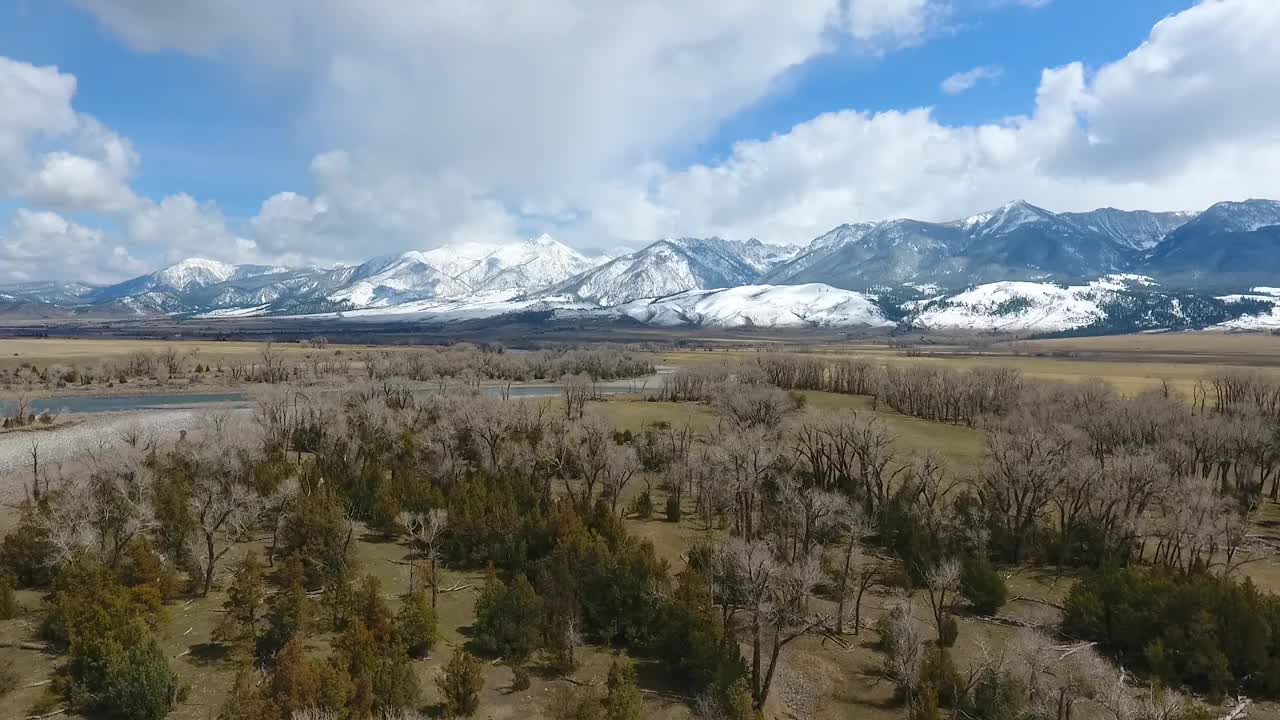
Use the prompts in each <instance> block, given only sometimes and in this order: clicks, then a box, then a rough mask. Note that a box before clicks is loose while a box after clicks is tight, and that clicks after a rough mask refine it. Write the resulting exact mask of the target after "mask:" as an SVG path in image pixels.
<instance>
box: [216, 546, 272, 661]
mask: <svg viewBox="0 0 1280 720" xmlns="http://www.w3.org/2000/svg"><path fill="white" fill-rule="evenodd" d="M262 573H263V565H262V561H261V560H260V559H258V553H256V552H254V551H253V550H249V551H248V552H246V553H245V554H244V557H243V558H242V559H241V560H240V562H239V563H237V564H236V566H235V568H234V569H233V579H232V581H231V587H229V588H228V589H227V599H226V601H225V602H224V603H223V604H222V607H223V608H224V609H225V610H226V611H227V612H226V614H225V615H223V617H222V622H221V624H219V626H218V628H217V629H216V630H215V631H214V638H216V639H219V640H227V641H230V642H235V643H244V642H247V643H248V645H249V647H253V646H254V643H255V641H256V640H257V637H258V629H259V627H258V626H259V625H260V624H261V623H262V615H263V610H262V605H263V601H264V599H265V597H266V588H265V586H264V584H263V577H262Z"/></svg>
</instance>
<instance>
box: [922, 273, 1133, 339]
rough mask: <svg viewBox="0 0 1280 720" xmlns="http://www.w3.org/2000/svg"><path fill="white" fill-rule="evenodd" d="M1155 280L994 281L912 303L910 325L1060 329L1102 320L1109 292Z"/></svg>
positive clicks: (1001, 329) (1126, 277)
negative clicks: (1065, 283)
mask: <svg viewBox="0 0 1280 720" xmlns="http://www.w3.org/2000/svg"><path fill="white" fill-rule="evenodd" d="M1150 284H1153V283H1152V281H1151V279H1150V278H1146V277H1144V276H1141V275H1110V276H1107V277H1104V278H1100V279H1098V280H1095V281H1093V282H1091V283H1089V284H1087V285H1074V286H1067V287H1062V286H1058V285H1052V284H1049V283H1033V282H996V283H988V284H986V285H979V286H977V287H975V288H972V289H970V290H966V291H965V292H962V293H959V294H957V295H951V296H945V297H937V298H931V299H928V300H921V301H917V302H916V303H913V304H911V309H912V310H913V311H914V314H913V316H912V324H913V325H916V326H918V327H923V328H927V329H930V330H984V331H998V332H1058V331H1062V330H1072V329H1074V328H1079V327H1084V326H1086V325H1092V324H1094V323H1096V322H1100V321H1102V320H1105V319H1106V317H1107V316H1106V312H1105V311H1104V310H1103V307H1102V306H1103V304H1104V303H1105V302H1106V301H1107V300H1108V299H1109V298H1110V297H1111V295H1112V294H1114V293H1117V292H1120V291H1123V290H1126V289H1128V288H1130V287H1133V286H1145V285H1150Z"/></svg>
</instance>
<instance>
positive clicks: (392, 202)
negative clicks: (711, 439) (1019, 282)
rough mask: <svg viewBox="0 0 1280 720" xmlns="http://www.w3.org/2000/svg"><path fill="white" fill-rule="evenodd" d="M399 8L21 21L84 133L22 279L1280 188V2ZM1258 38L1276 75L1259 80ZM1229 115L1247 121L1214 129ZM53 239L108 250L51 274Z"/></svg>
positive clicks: (141, 9) (286, 0)
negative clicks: (1158, 28) (45, 250)
mask: <svg viewBox="0 0 1280 720" xmlns="http://www.w3.org/2000/svg"><path fill="white" fill-rule="evenodd" d="M377 7H378V10H376V11H374V10H369V9H368V6H365V5H362V4H361V3H358V2H355V0H316V2H314V3H308V2H303V1H302V0H279V2H273V3H261V2H250V1H249V0H226V2H222V3H213V4H210V3H199V2H181V1H180V2H161V0H79V1H78V2H70V1H68V0H47V1H46V0H40V1H36V0H16V1H14V2H9V3H5V4H4V5H3V6H0V57H2V58H5V59H7V60H8V61H10V64H9V66H8V70H9V77H8V78H7V81H8V82H9V83H11V84H12V85H13V87H22V88H26V90H25V91H24V92H26V93H27V94H26V95H24V96H23V98H24V99H23V101H24V102H30V103H31V104H32V106H33V107H47V108H49V109H47V110H42V111H41V112H42V113H46V114H45V115H44V117H48V113H50V112H53V111H54V110H55V109H56V110H58V111H60V112H63V113H65V114H66V115H67V116H68V117H74V118H78V119H65V118H64V119H63V120H61V121H60V122H61V124H60V125H57V127H55V126H54V120H52V119H50V120H47V123H48V124H47V126H46V125H42V124H41V123H42V122H46V121H41V120H31V119H29V118H28V119H26V120H22V121H21V122H22V123H25V124H17V125H15V127H14V128H10V129H9V132H10V134H11V135H12V136H13V137H15V138H18V140H16V141H14V142H13V143H10V145H11V147H10V152H11V157H9V158H8V159H7V160H8V163H9V167H8V171H7V173H5V172H0V261H4V260H8V261H9V263H8V267H7V268H0V280H4V279H6V278H8V279H25V278H29V277H37V276H42V275H48V274H49V273H50V270H51V268H52V269H53V270H54V271H55V274H56V273H57V272H62V273H86V272H89V273H90V274H92V275H94V276H95V277H103V278H105V277H109V276H119V275H122V274H128V273H130V272H133V271H135V270H140V269H144V268H147V267H151V266H154V265H156V264H158V263H162V262H165V261H169V260H173V259H176V258H178V257H181V256H185V255H187V254H191V253H193V252H197V251H198V252H200V253H202V254H206V255H213V256H216V257H219V258H221V259H226V260H230V261H246V260H254V261H281V262H322V263H323V262H333V261H349V260H358V259H362V258H363V257H367V256H368V255H371V254H373V253H374V252H391V251H396V250H403V249H410V248H429V247H434V246H438V245H441V244H447V243H450V242H462V241H468V242H502V241H508V240H513V239H518V238H521V237H528V236H533V235H537V234H539V233H541V232H544V231H549V232H551V233H552V234H554V235H556V236H557V237H560V238H562V239H564V240H566V241H567V242H570V243H571V244H574V245H577V246H578V247H584V248H608V247H612V246H619V245H625V246H636V245H640V244H643V243H646V242H649V241H652V240H653V239H656V238H657V237H661V236H662V235H667V234H681V235H691V234H721V235H725V236H730V237H749V236H757V237H762V238H763V239H766V240H770V241H775V242H790V243H799V242H805V241H807V240H808V239H811V238H812V237H814V236H816V235H818V234H820V233H821V232H823V231H824V230H825V229H829V227H831V226H832V225H834V224H837V223H839V222H848V221H856V220H874V219H883V218H886V217H897V216H912V217H921V218H922V219H946V218H950V217H957V216H963V215H966V214H970V213H973V212H977V211H980V210H982V209H984V208H985V207H987V206H989V205H993V204H999V203H1000V202H1004V201H1006V200H1009V199H1012V197H1011V196H1012V195H1014V194H1017V195H1028V196H1029V197H1027V199H1028V200H1031V201H1032V202H1037V203H1039V204H1042V205H1045V206H1046V207H1049V208H1050V209H1054V210H1068V209H1070V210H1076V209H1085V208H1087V207H1090V206H1096V205H1103V204H1107V205H1116V206H1120V207H1138V206H1149V207H1152V209H1172V208H1183V207H1192V208H1195V207H1202V206H1205V205H1207V204H1209V203H1210V202H1212V201H1213V200H1214V199H1215V198H1216V196H1214V195H1213V194H1211V192H1210V190H1209V189H1208V188H1206V187H1205V183H1204V182H1193V178H1197V177H1199V178H1213V179H1214V180H1215V181H1217V182H1216V183H1215V185H1214V190H1215V191H1216V192H1219V193H1221V194H1222V195H1223V197H1221V198H1216V199H1229V198H1231V197H1234V196H1236V195H1241V194H1244V195H1266V194H1275V192H1274V190H1275V188H1274V182H1275V181H1274V180H1271V179H1270V178H1271V177H1273V176H1274V173H1270V172H1269V166H1265V165H1263V166H1259V165H1260V164H1261V161H1260V160H1259V158H1260V157H1264V158H1267V159H1269V157H1270V156H1269V155H1268V154H1267V153H1265V152H1264V153H1261V154H1258V153H1247V152H1233V151H1234V150H1235V148H1234V147H1231V148H1228V147H1223V146H1222V142H1223V138H1222V137H1219V136H1215V134H1214V129H1215V128H1217V127H1221V128H1226V129H1229V130H1232V132H1233V133H1234V135H1233V136H1232V137H1234V138H1237V139H1238V138H1244V137H1245V134H1248V137H1249V138H1253V137H1255V136H1256V137H1257V138H1261V139H1262V140H1263V141H1265V142H1271V141H1272V140H1273V139H1274V134H1275V132H1274V131H1275V128H1274V127H1272V126H1271V123H1269V122H1268V123H1260V122H1259V121H1257V120H1256V119H1254V120H1251V119H1250V118H1249V117H1246V116H1245V114H1244V111H1251V112H1249V114H1251V115H1257V114H1259V113H1265V112H1266V111H1267V108H1265V107H1254V106H1256V105H1259V103H1263V102H1269V101H1264V100H1263V99H1262V98H1261V97H1260V94H1262V93H1264V92H1265V91H1266V90H1267V87H1268V85H1269V84H1268V82H1267V81H1266V78H1267V77H1268V76H1267V75H1266V73H1267V72H1269V69H1270V67H1271V66H1270V64H1269V63H1270V62H1271V60H1272V59H1273V58H1272V55H1273V54H1274V53H1273V52H1272V51H1269V50H1266V52H1269V53H1271V54H1268V55H1267V56H1265V57H1261V58H1259V57H1258V56H1257V52H1258V50H1257V48H1258V47H1261V45H1259V44H1258V43H1257V42H1255V41H1254V39H1253V38H1251V37H1250V34H1251V33H1255V32H1258V33H1260V32H1263V31H1265V30H1266V29H1268V28H1271V27H1275V23H1276V22H1277V14H1280V9H1278V8H1277V4H1276V3H1272V2H1268V0H1207V1H1206V2H1203V3H1197V2H1193V1H1191V0H1179V1H1174V0H1142V1H1141V2H1114V0H1049V1H1048V2H1044V1H1043V0H1041V1H1035V0H949V1H947V0H797V2H796V3H794V4H793V5H792V6H790V7H788V8H784V9H783V10H779V9H778V7H779V6H777V5H776V4H774V3H768V2H763V1H761V2H754V1H744V2H743V3H742V4H741V6H740V7H738V8H735V11H734V12H726V11H725V10H724V8H723V7H722V6H721V4H720V3H717V2H710V1H709V0H708V1H705V2H704V1H702V0H697V1H692V0H691V2H689V3H674V2H673V3H670V4H667V3H657V2H655V3H651V4H644V5H639V4H632V3H627V2H616V3H596V2H585V1H584V0H555V2H551V1H550V0H549V2H548V3H546V4H543V5H540V6H538V8H537V12H534V11H533V10H531V9H530V8H531V6H527V5H524V4H516V3H512V2H510V1H509V0H476V3H475V4H474V5H471V6H469V9H468V10H467V11H465V12H463V11H459V10H457V8H458V7H461V6H458V5H456V4H452V3H443V2H421V3H418V2H408V1H407V0H406V2H403V3H400V2H387V3H383V4H381V5H379V6H377ZM1166 16H1172V17H1171V19H1170V21H1169V22H1168V23H1166V25H1165V28H1166V31H1165V32H1163V33H1159V34H1153V27H1154V26H1155V24H1156V23H1157V22H1158V21H1159V20H1161V19H1162V18H1165V17H1166ZM1231 33H1235V34H1236V35H1238V36H1239V37H1238V38H1236V35H1232V34H1231ZM1196 37H1205V38H1217V42H1218V43H1219V44H1218V46H1217V47H1215V46H1213V45H1210V44H1209V43H1208V42H1206V43H1204V44H1203V45H1198V44H1196V43H1197V41H1196V39H1195V38H1196ZM1223 37H1226V38H1228V39H1230V40H1232V42H1231V43H1228V45H1227V46H1223V40H1222V38H1223ZM1259 42H1260V41H1259ZM1144 43H1147V45H1146V47H1145V49H1144V50H1143V52H1141V53H1139V54H1138V57H1136V58H1130V57H1129V56H1130V53H1133V52H1134V51H1135V49H1138V48H1140V47H1143V46H1144ZM1272 44H1274V43H1272ZM1255 46H1256V47H1255ZM1237 47H1238V48H1248V50H1249V52H1251V53H1253V54H1251V55H1248V56H1247V61H1248V64H1250V65H1254V66H1256V67H1252V68H1250V70H1249V72H1248V73H1246V75H1245V76H1243V77H1241V76H1239V74H1238V73H1236V74H1235V76H1233V74H1232V71H1233V70H1234V69H1235V68H1237V67H1240V65H1241V62H1240V58H1232V57H1231V54H1232V53H1233V52H1235V51H1236V48H1237ZM1240 52H1245V51H1244V50H1240ZM1144 58H1145V59H1144ZM1152 58H1155V59H1156V60H1159V62H1152V60H1151V59H1152ZM1170 59H1172V60H1171V61H1170ZM1166 61H1168V62H1166ZM975 68H982V70H981V71H978V72H976V73H975V74H976V75H977V76H978V77H977V79H976V80H975V81H973V82H972V83H968V84H965V83H960V84H958V85H957V86H955V87H953V88H952V89H953V90H958V91H955V92H947V91H945V90H944V88H943V81H944V80H946V79H947V78H948V77H949V76H952V75H954V74H957V73H963V72H966V71H972V70H974V69H975ZM1214 73H1220V74H1221V78H1220V79H1221V80H1222V82H1215V79H1217V78H1216V77H1215V75H1214ZM26 75H30V76H31V77H25V78H24V76H26ZM33 77H34V78H36V79H35V80H33V79H32V78H33ZM1270 77H1274V75H1271V76H1270ZM72 79H73V80H74V88H75V91H74V94H68V92H66V90H65V88H66V87H67V86H66V84H65V83H66V82H67V81H70V80H72ZM1206 80H1207V84H1206ZM4 82H6V77H5V75H4V74H3V73H0V93H3V92H4V86H3V84H2V83H4ZM1251 82H1252V83H1255V84H1256V87H1255V86H1251V85H1250V84H1249V83H1251ZM19 83H22V84H19ZM33 83H34V84H33ZM1189 83H1190V84H1191V85H1188V84H1189ZM37 85H38V86H39V87H38V91H37V90H33V89H32V88H34V87H36V86H37ZM1192 85H1194V90H1193V91H1187V88H1188V87H1191V86H1192ZM60 88H61V89H60ZM1148 89H1149V90H1150V92H1153V93H1158V92H1160V91H1161V90H1162V89H1163V90H1165V91H1166V92H1164V94H1162V95H1160V96H1158V97H1152V98H1144V97H1139V95H1141V94H1142V93H1144V92H1147V91H1148ZM1271 94H1274V93H1271ZM0 97H4V96H3V95H2V94H0ZM15 97H16V96H15ZM1233 98H1234V99H1236V100H1237V101H1238V102H1237V104H1244V105H1245V106H1246V107H1245V108H1244V109H1243V111H1242V114H1241V117H1240V118H1238V119H1227V120H1225V121H1224V120H1223V119H1222V118H1214V117H1213V116H1212V114H1210V113H1209V112H1208V111H1209V109H1210V108H1209V105H1210V104H1213V103H1220V102H1230V101H1231V100H1232V99H1233ZM40 102H49V103H53V104H52V105H48V106H40V105H39V104H38V103H40ZM1169 103H1173V105H1172V106H1170V105H1169ZM1178 103H1182V104H1185V106H1183V105H1178ZM1150 108H1160V109H1161V110H1162V112H1164V113H1166V114H1165V115H1161V116H1151V115H1149V110H1150ZM841 111H852V112H843V113H842V112H841ZM832 113H838V114H832ZM1169 113H1174V114H1173V115H1170V114H1169ZM54 115H55V116H56V115H58V113H54ZM1175 116H1176V117H1177V118H1178V120H1177V122H1168V123H1163V122H1161V121H1159V120H1158V119H1157V120H1156V122H1161V127H1160V128H1159V130H1158V131H1157V132H1148V130H1149V129H1150V126H1151V123H1152V122H1153V117H1175ZM18 117H19V118H22V117H25V116H23V115H22V114H21V113H19V114H18ZM1144 123H1145V124H1146V125H1145V127H1144V125H1143V124H1144ZM5 132H6V128H5V126H4V124H3V121H0V147H3V140H4V138H5V135H4V133H5ZM104 138H105V139H104ZM899 143H901V144H900V145H899ZM1148 146H1150V147H1148ZM121 147H123V148H126V149H127V150H125V151H119V148H121ZM1267 147H1269V146H1267ZM113 148H115V149H116V150H115V154H114V155H113V154H111V153H112V152H113ZM0 152H2V150H0ZM51 154H53V155H56V157H54V156H53V155H51ZM1175 154H1177V156H1178V157H1179V158H1180V159H1178V160H1176V161H1171V160H1169V158H1171V157H1174V155H1175ZM1251 155H1252V157H1250V156H1251ZM71 156H74V157H71ZM1182 156H1186V157H1185V158H1184V157H1182ZM1224 157H1227V158H1229V159H1230V162H1228V161H1224V160H1223V158H1224ZM112 158H114V159H112ZM121 158H123V159H121ZM1215 158H1216V159H1215ZM5 160H6V158H4V157H0V164H3V162H5ZM59 163H61V164H59ZM1233 163H1234V164H1233ZM55 166H56V167H55ZM846 168H847V170H846ZM0 169H3V168H0ZM4 228H8V229H7V230H5V229H4ZM50 233H53V235H54V236H55V237H50ZM59 233H61V235H59ZM68 237H70V238H73V239H72V240H67V239H66V238H68ZM59 243H62V245H61V247H73V248H80V249H87V250H91V252H92V253H93V254H96V259H92V258H90V259H86V260H85V261H84V262H83V263H81V264H76V265H74V266H67V265H66V264H65V263H62V264H57V265H54V264H52V263H51V262H49V260H48V259H47V258H41V257H40V256H39V252H38V248H40V247H55V246H59ZM6 247H7V248H8V249H7V250H6V249H5V248H6Z"/></svg>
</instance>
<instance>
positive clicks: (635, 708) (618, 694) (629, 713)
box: [604, 660, 641, 720]
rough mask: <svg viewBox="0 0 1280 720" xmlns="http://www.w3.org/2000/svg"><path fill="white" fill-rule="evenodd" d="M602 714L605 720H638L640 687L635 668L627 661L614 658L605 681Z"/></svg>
mask: <svg viewBox="0 0 1280 720" xmlns="http://www.w3.org/2000/svg"><path fill="white" fill-rule="evenodd" d="M605 688H606V693H605V698H604V714H605V717H606V718H607V720H640V709H641V700H640V688H638V687H636V668H635V666H634V665H632V664H631V663H630V662H629V661H625V660H621V661H620V660H614V661H613V664H612V665H610V666H609V677H608V679H607V680H606V681H605Z"/></svg>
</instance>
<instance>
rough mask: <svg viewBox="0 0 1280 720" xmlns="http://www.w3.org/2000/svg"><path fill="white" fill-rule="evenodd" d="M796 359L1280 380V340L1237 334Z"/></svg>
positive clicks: (680, 363)
mask: <svg viewBox="0 0 1280 720" xmlns="http://www.w3.org/2000/svg"><path fill="white" fill-rule="evenodd" d="M759 351H760V349H759V348H729V347H725V348H719V349H716V350H712V351H706V350H681V351H675V352H670V353H665V354H664V355H663V356H662V358H661V362H662V363H663V364H667V365H672V366H676V367H707V366H724V367H733V366H735V365H737V364H739V363H742V362H749V361H750V360H751V359H752V358H753V357H755V356H757V355H758V353H759ZM789 351H795V352H801V353H814V354H820V355H827V356H833V357H844V358H855V359H861V360H866V361H868V362H872V363H876V364H894V365H927V366H933V367H949V368H955V369H957V370H965V369H969V368H974V367H1013V368H1017V369H1019V370H1021V371H1022V373H1023V374H1024V375H1025V376H1026V377H1029V378H1035V379H1039V380H1051V381H1061V382H1080V381H1083V380H1090V379H1093V378H1098V379H1102V380H1106V381H1107V382H1109V383H1111V384H1112V385H1114V386H1115V387H1116V388H1117V389H1118V390H1120V391H1121V392H1124V393H1128V394H1134V393H1138V392H1141V391H1143V390H1148V389H1153V388H1158V387H1160V386H1161V384H1162V382H1164V381H1168V382H1169V384H1170V385H1171V386H1172V387H1173V388H1174V389H1176V390H1177V391H1178V392H1180V393H1183V394H1185V395H1187V396H1188V397H1189V396H1190V395H1191V391H1192V388H1193V387H1194V386H1195V384H1196V382H1197V381H1198V380H1201V379H1203V378H1205V377H1207V376H1209V375H1212V374H1213V373H1215V372H1221V371H1223V370H1227V369H1235V370H1239V369H1245V370H1254V371H1256V372H1260V373H1264V374H1268V375H1274V376H1277V377H1280V336H1273V335H1262V334H1243V333H1240V334H1236V333H1168V334H1158V335H1119V336H1108V337H1096V338H1072V339H1062V340H1033V341H1017V342H1005V343H994V344H990V345H988V346H983V347H981V348H977V347H970V346H960V345H930V346H919V347H916V348H914V349H913V350H912V351H911V352H910V353H908V352H907V351H905V350H903V349H900V348H893V347H889V346H888V345H884V344H855V343H850V344H846V345H835V344H817V345H813V346H810V347H792V348H790V350H789Z"/></svg>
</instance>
